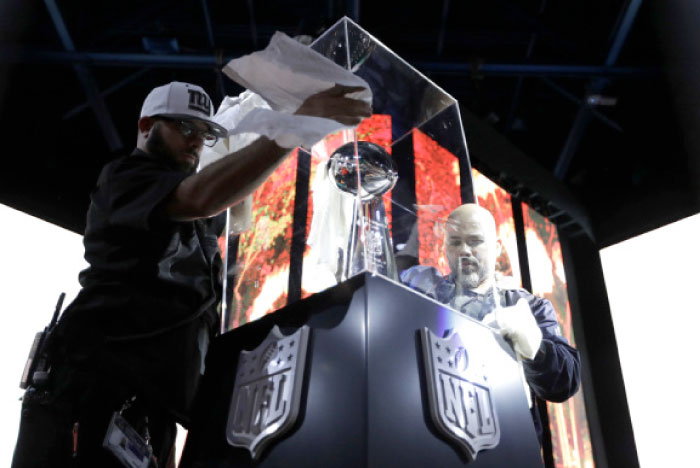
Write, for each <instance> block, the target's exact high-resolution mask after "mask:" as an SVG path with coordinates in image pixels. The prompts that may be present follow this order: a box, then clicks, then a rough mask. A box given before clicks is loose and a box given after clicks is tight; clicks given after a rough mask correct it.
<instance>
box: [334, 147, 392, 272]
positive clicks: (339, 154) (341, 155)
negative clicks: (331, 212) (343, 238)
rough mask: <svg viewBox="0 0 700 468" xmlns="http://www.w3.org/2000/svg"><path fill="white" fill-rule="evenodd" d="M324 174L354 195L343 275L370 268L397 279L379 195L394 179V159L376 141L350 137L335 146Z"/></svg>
mask: <svg viewBox="0 0 700 468" xmlns="http://www.w3.org/2000/svg"><path fill="white" fill-rule="evenodd" d="M358 167H359V171H358ZM328 175H329V177H330V179H331V180H332V181H334V182H335V186H336V188H338V189H339V190H341V191H343V192H345V193H349V194H352V195H354V196H355V197H356V198H355V203H354V206H353V220H352V226H351V233H350V237H349V241H348V247H347V249H346V250H345V252H344V259H343V277H344V278H350V277H351V276H354V275H356V274H358V273H360V272H362V271H370V272H372V273H377V274H381V275H384V276H387V277H389V278H393V279H397V271H396V260H395V259H394V249H393V246H392V244H391V234H390V232H389V224H388V222H387V219H386V211H385V209H384V203H383V199H382V195H383V194H385V193H386V192H388V191H389V190H391V189H392V188H393V187H394V185H396V181H397V179H398V173H397V172H396V164H395V163H394V160H393V159H391V156H390V155H389V154H388V153H387V152H386V151H385V150H384V149H383V148H382V147H381V146H379V145H377V144H374V143H370V142H368V141H353V142H350V143H346V144H344V145H343V146H341V147H339V148H338V149H337V150H335V152H334V153H333V155H332V156H331V159H330V160H329V161H328ZM358 187H359V190H358Z"/></svg>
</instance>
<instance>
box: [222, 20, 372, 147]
mask: <svg viewBox="0 0 700 468" xmlns="http://www.w3.org/2000/svg"><path fill="white" fill-rule="evenodd" d="M223 71H224V73H225V74H226V75H227V76H228V77H230V78H231V79H232V80H233V81H235V82H236V83H238V84H240V85H241V86H245V87H246V88H248V89H249V90H251V91H253V92H255V93H257V94H258V95H260V96H262V98H263V99H264V100H265V101H266V102H267V103H268V104H269V107H270V109H257V110H255V111H253V112H250V113H248V114H246V115H245V117H244V119H243V120H242V121H241V122H239V124H238V125H237V126H236V127H226V128H228V129H229V132H230V133H232V134H237V133H242V132H255V133H257V134H259V135H264V136H266V137H268V138H270V139H272V140H275V142H276V143H277V144H278V145H280V146H282V147H284V148H293V147H295V146H305V147H307V148H309V147H311V146H313V145H314V144H315V143H316V142H317V141H319V140H321V139H322V138H323V137H325V136H326V135H328V134H329V133H332V132H335V131H337V130H340V129H342V128H348V126H347V125H344V124H342V123H340V122H337V121H335V120H332V119H324V118H321V117H311V116H298V115H293V113H294V112H295V111H296V110H297V109H298V108H299V107H300V106H301V104H302V103H303V102H304V101H305V100H306V99H307V98H308V97H309V96H312V95H314V94H316V93H319V92H321V91H324V90H326V89H329V88H332V87H333V86H335V85H336V84H342V85H346V86H361V87H363V88H365V89H364V90H362V91H358V92H355V93H350V94H347V95H346V96H347V97H350V98H353V99H359V100H362V101H365V102H367V103H368V104H371V102H372V92H371V91H370V89H369V85H368V84H367V82H366V81H365V80H363V79H362V78H360V77H358V76H355V75H354V74H353V73H352V72H350V71H349V70H346V69H344V68H342V67H340V66H339V65H337V64H336V63H334V62H333V61H331V60H330V59H328V58H326V57H324V56H322V55H321V54H319V53H317V52H316V51H314V50H313V49H311V48H309V47H308V46H305V45H302V44H300V43H299V42H297V41H295V40H294V39H291V38H290V37H289V36H287V35H285V34H284V33H281V32H276V33H275V34H274V36H272V39H271V40H270V44H269V45H268V46H267V47H266V48H265V49H264V50H261V51H258V52H254V53H252V54H249V55H245V56H243V57H240V58H237V59H234V60H231V61H230V62H229V63H228V64H226V66H225V67H224V69H223Z"/></svg>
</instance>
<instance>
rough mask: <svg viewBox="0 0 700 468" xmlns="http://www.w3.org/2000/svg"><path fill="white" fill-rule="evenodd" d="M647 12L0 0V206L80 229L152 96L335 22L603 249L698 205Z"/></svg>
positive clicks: (537, 1) (630, 8) (627, 6)
mask: <svg viewBox="0 0 700 468" xmlns="http://www.w3.org/2000/svg"><path fill="white" fill-rule="evenodd" d="M669 3H674V2H669ZM663 4H664V2H662V1H660V0H659V1H656V2H654V1H647V2H642V1H641V0H629V1H621V0H565V1H563V0H559V1H552V0H549V1H547V0H490V1H488V2H474V1H468V0H438V1H434V2H415V1H401V2H399V1H374V2H362V1H359V0H355V1H351V0H347V1H346V0H309V1H299V0H294V1H292V0H286V1H285V0H247V1H246V0H227V1H219V0H189V1H182V2H166V1H157V0H151V1H149V2H144V1H138V2H137V1H132V0H119V1H99V2H98V1H91V2H87V1H83V2H79V1H72V2H68V1H58V0H45V1H18V0H3V1H2V2H0V63H1V64H2V68H0V70H1V71H0V123H1V127H0V128H2V132H3V139H2V142H3V146H4V162H3V169H2V175H1V176H0V202H1V203H4V204H7V205H10V206H13V207H15V208H18V209H20V210H23V211H26V212H29V213H31V214H34V215H36V216H39V217H42V218H44V219H47V220H49V221H51V222H54V223H56V224H59V225H61V226H64V227H67V228H68V229H71V230H74V231H76V232H82V229H83V226H84V217H85V211H86V209H87V205H88V197H89V192H90V190H91V188H92V186H93V185H94V183H95V180H96V177H97V174H98V172H99V170H100V168H101V166H102V165H103V164H104V163H105V162H107V161H109V160H110V159H112V158H113V157H115V155H117V154H121V153H123V152H127V151H130V150H131V148H132V147H133V146H134V144H135V137H136V120H137V117H138V112H139V110H140V106H141V103H142V100H143V98H144V97H145V95H146V94H147V93H148V91H149V90H150V89H151V88H153V87H154V86H157V85H160V84H163V83H165V82H168V81H171V80H180V81H192V82H195V83H199V84H201V85H202V86H204V87H205V88H206V89H208V90H209V91H210V93H211V94H212V97H214V99H215V100H217V98H220V97H221V93H222V91H223V92H225V93H227V94H237V93H238V92H240V91H241V90H240V88H239V87H238V86H237V85H235V84H234V83H233V82H231V81H229V80H228V79H226V78H224V79H223V80H221V81H219V80H220V78H219V75H218V74H217V63H221V62H225V61H226V60H228V59H230V58H234V57H237V56H240V55H242V54H246V53H250V52H252V51H254V50H257V49H260V48H262V47H264V45H265V44H266V43H267V41H268V40H269V38H270V37H271V35H272V34H273V32H274V31H276V30H281V31H284V32H286V33H288V34H290V35H298V34H308V35H312V36H314V35H318V33H319V32H321V31H323V30H324V29H325V28H327V27H328V26H330V25H332V24H333V23H335V21H337V20H338V19H339V18H340V17H342V16H344V15H347V16H349V17H351V18H353V19H356V20H357V22H358V23H359V24H360V25H361V26H362V27H363V28H365V29H366V30H368V31H369V32H370V33H372V34H374V35H375V36H376V37H378V38H379V39H380V40H381V41H382V42H384V43H385V44H386V45H387V46H388V47H389V48H391V49H392V50H394V51H395V52H396V53H397V54H399V55H400V56H402V57H403V58H404V59H406V60H407V61H408V62H409V63H411V64H413V65H414V66H416V67H417V68H419V69H420V70H421V71H423V72H424V73H425V74H426V75H428V76H429V77H430V78H431V79H432V80H433V81H435V82H436V83H437V84H438V85H440V86H441V87H442V88H444V89H445V90H446V91H447V92H448V93H450V94H452V95H453V96H454V97H455V98H457V99H458V100H459V101H460V103H461V105H462V107H463V109H464V110H465V111H471V112H472V113H473V114H475V115H476V116H478V117H479V118H481V119H482V120H483V121H484V122H486V124H487V125H490V126H492V127H493V129H495V130H496V131H497V132H498V133H499V134H500V135H503V137H504V138H506V139H508V140H509V141H510V142H511V143H512V144H513V145H514V147H516V148H518V149H519V150H520V151H521V152H522V153H524V154H525V155H526V156H527V157H528V158H530V159H531V160H532V161H535V162H536V163H537V164H539V165H540V166H541V167H542V168H544V170H546V171H547V172H548V173H549V174H551V176H552V177H551V179H552V181H560V182H561V184H562V185H563V186H564V187H566V189H568V190H569V191H570V192H571V193H572V194H573V196H574V197H575V199H577V200H578V202H579V203H580V205H582V206H583V207H584V208H585V210H587V212H588V214H589V216H590V222H591V225H592V227H593V231H594V233H595V236H596V242H597V244H598V245H599V246H604V245H609V244H611V243H613V242H617V241H619V240H622V239H624V238H627V237H630V236H632V235H635V234H639V233H641V232H644V231H646V230H648V229H651V228H653V227H656V226H658V225H661V224H665V223H667V222H669V221H673V220H675V219H678V218H680V217H683V216H687V215H689V214H692V213H694V212H697V211H700V210H699V209H698V208H697V206H698V199H697V197H696V191H695V187H696V181H697V173H696V169H697V165H696V163H695V159H694V157H691V156H690V155H692V154H695V153H694V152H693V139H692V138H689V137H688V135H689V134H691V133H692V128H694V127H693V125H694V124H695V123H696V122H695V121H693V120H692V118H691V119H690V120H688V119H686V117H685V115H686V114H685V113H684V110H687V108H688V105H686V106H685V107H684V106H683V105H675V106H674V104H673V103H674V102H675V103H679V104H683V103H686V104H687V102H688V99H689V98H688V96H687V95H684V94H683V93H684V92H689V91H687V90H688V89H692V87H691V86H686V87H683V85H682V84H683V83H685V82H688V81H690V82H695V83H697V81H696V80H695V81H692V80H691V79H690V78H695V77H691V76H690V75H689V73H685V72H684V71H683V68H682V67H680V68H677V69H676V68H674V65H677V64H680V63H683V60H685V56H683V54H682V53H679V52H678V51H679V50H681V51H682V50H685V49H679V48H678V47H681V46H683V45H684V44H685V43H686V42H685V41H686V40H687V38H685V37H684V36H683V35H682V34H667V33H666V31H670V30H673V31H676V32H677V28H676V24H679V23H682V21H680V20H678V19H676V20H673V16H671V15H672V14H673V13H674V12H669V11H666V10H667V8H666V7H663V6H660V5H663ZM696 10H697V9H696ZM675 13H676V14H678V12H675ZM696 19H700V16H698V17H696ZM685 22H686V23H688V24H690V26H689V27H693V26H692V25H693V24H697V21H695V22H693V21H690V20H687V21H685ZM671 25H673V27H671ZM691 49H692V48H691ZM691 51H692V50H691ZM674 54H675V55H674ZM691 68H692V67H691ZM673 70H676V71H678V70H680V71H678V72H677V73H675V74H674V73H669V71H673ZM689 77H690V78H689ZM679 83H680V84H679ZM677 85H678V86H677ZM691 97H692V96H691ZM691 104H692V99H691ZM690 108H691V109H694V107H692V105H691V106H690ZM689 114H692V112H690V113H689ZM467 135H469V129H467ZM468 143H469V142H468ZM473 163H474V165H475V166H476V167H477V168H479V161H478V160H475V161H473ZM555 183H556V182H555ZM5 228H7V227H5Z"/></svg>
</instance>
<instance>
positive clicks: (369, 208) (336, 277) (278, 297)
mask: <svg viewBox="0 0 700 468" xmlns="http://www.w3.org/2000/svg"><path fill="white" fill-rule="evenodd" d="M310 47H311V48H312V49H313V50H315V51H317V52H318V53H320V54H322V55H324V56H325V57H327V58H329V59H330V60H332V61H334V62H335V63H336V64H338V65H340V66H342V67H344V68H346V69H348V70H351V71H352V72H353V73H355V74H356V75H358V76H360V77H361V78H363V79H364V80H365V81H366V82H367V83H368V84H369V85H370V88H371V90H372V94H373V103H372V113H373V115H372V116H371V117H369V118H367V119H365V120H364V121H363V122H362V123H360V125H358V126H357V127H356V128H355V129H353V130H342V131H339V132H337V133H334V134H331V135H328V136H327V137H326V138H325V139H324V140H322V141H320V142H319V143H317V144H316V145H314V146H313V147H312V148H307V149H303V148H297V149H296V150H295V151H294V152H293V154H292V155H291V156H290V157H289V158H288V159H287V160H286V161H285V162H284V163H283V164H282V165H281V166H280V167H279V168H278V169H277V170H276V171H275V173H274V174H273V175H272V176H271V177H270V178H269V179H268V180H267V181H266V182H265V183H264V184H263V185H262V186H261V187H260V188H259V189H258V190H257V191H256V193H255V195H254V200H253V225H252V229H251V230H250V231H248V232H245V233H243V234H241V235H240V236H236V235H232V236H230V237H229V238H228V239H222V247H223V251H224V255H225V257H226V264H227V265H228V269H227V271H228V272H227V275H226V287H225V302H224V310H223V314H222V316H223V324H222V325H223V326H222V328H223V329H224V330H227V329H230V328H233V327H236V326H239V325H241V324H243V323H246V322H248V321H251V320H255V319H256V318H259V317H261V316H262V315H264V314H266V313H270V312H273V311H274V310H277V309H279V308H280V307H283V306H285V305H286V304H289V303H291V302H294V301H296V300H298V299H300V298H302V297H306V296H308V295H310V294H314V293H316V292H319V291H323V290H325V289H326V288H328V287H331V286H334V285H335V284H338V283H339V282H342V281H344V280H346V279H348V278H350V277H352V276H354V275H356V274H358V273H361V272H370V273H373V274H378V275H382V276H385V277H388V278H390V279H392V280H398V274H399V271H400V269H402V268H405V267H406V266H410V265H411V264H417V263H418V262H419V261H420V260H421V259H428V258H433V257H435V258H437V257H442V255H441V254H440V255H438V250H439V249H441V245H442V242H441V241H440V242H435V238H441V237H442V236H441V234H440V232H441V229H442V226H443V225H444V220H445V219H446V217H447V215H448V214H449V213H450V212H451V211H452V210H453V209H454V208H456V207H457V206H459V205H460V204H462V203H464V202H468V201H473V200H474V198H473V197H474V195H473V188H472V176H471V167H470V163H469V156H468V151H467V145H466V141H465V138H464V132H463V129H462V123H461V119H460V114H459V107H458V103H457V101H456V100H455V99H454V98H452V97H451V96H450V95H449V94H447V93H446V92H445V91H443V90H442V89H440V87H438V86H437V85H435V84H434V83H433V82H432V81H431V80H430V79H428V78H427V77H426V76H424V75H423V74H421V73H420V72H418V71H417V70H416V69H415V68H413V67H412V66H411V65H409V64H408V63H407V62H406V61H404V60H403V59H401V58H400V57H399V56H397V55H396V54H395V53H394V52H392V51H391V50H390V49H389V48H387V47H386V46H385V45H384V44H382V43H381V42H380V41H379V40H377V39H376V38H375V37H373V36H372V35H371V34H369V33H368V32H367V31H365V30H363V29H362V28H361V27H359V26H358V25H357V24H355V23H354V22H353V21H351V20H350V19H348V18H343V19H341V20H340V21H338V23H336V24H335V25H334V26H333V27H331V28H330V29H328V30H327V31H326V32H325V33H324V34H323V35H322V36H320V37H319V38H318V39H317V40H316V41H315V42H314V43H313V44H311V46H310ZM358 168H359V170H358ZM358 188H359V189H358ZM438 262H440V260H438ZM443 266H444V265H443Z"/></svg>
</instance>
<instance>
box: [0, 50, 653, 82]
mask: <svg viewBox="0 0 700 468" xmlns="http://www.w3.org/2000/svg"><path fill="white" fill-rule="evenodd" d="M237 57H239V56H234V55H231V56H226V57H223V60H222V62H223V63H226V62H228V61H229V60H232V59H234V58H237ZM0 62H6V63H7V62H20V63H22V62H24V63H56V64H89V65H93V66H114V67H133V66H150V67H173V68H211V67H214V66H216V65H217V62H218V60H217V58H216V57H213V56H211V55H195V54H180V55H167V54H143V53H115V52H78V51H51V50H39V49H19V48H13V47H0ZM408 62H409V63H410V64H411V65H413V66H415V67H416V68H418V69H419V70H421V71H424V72H429V73H433V74H460V75H461V74H469V75H473V74H480V75H491V76H536V77H537V76H539V77H541V76H551V77H564V78H565V77H569V78H595V77H601V78H629V79H637V78H641V79H646V78H656V77H658V76H661V71H662V70H661V68H659V67H653V66H627V67H619V66H606V65H561V64H526V63H525V64H524V63H472V62H447V61H446V62H436V61H430V62H426V61H414V60H410V59H408Z"/></svg>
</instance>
